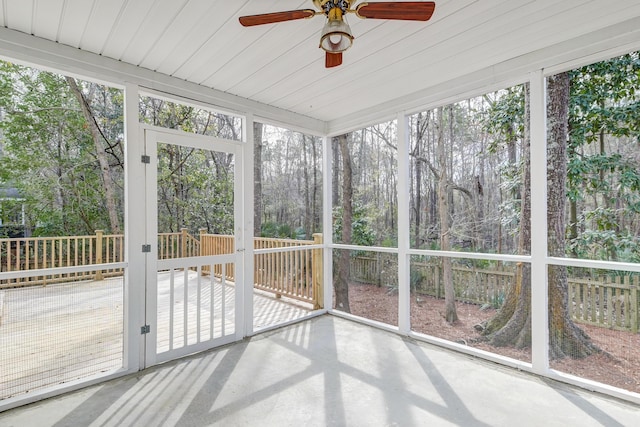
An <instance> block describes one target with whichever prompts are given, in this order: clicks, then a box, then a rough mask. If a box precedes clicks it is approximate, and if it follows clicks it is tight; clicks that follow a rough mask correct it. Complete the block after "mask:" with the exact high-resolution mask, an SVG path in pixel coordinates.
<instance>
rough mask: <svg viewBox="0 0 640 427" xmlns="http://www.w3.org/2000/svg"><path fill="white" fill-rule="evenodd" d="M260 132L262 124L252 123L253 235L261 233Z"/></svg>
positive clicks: (257, 235)
mask: <svg viewBox="0 0 640 427" xmlns="http://www.w3.org/2000/svg"><path fill="white" fill-rule="evenodd" d="M262 130H263V124H262V123H259V122H253V143H254V144H253V209H254V210H253V235H254V237H260V235H261V233H262Z"/></svg>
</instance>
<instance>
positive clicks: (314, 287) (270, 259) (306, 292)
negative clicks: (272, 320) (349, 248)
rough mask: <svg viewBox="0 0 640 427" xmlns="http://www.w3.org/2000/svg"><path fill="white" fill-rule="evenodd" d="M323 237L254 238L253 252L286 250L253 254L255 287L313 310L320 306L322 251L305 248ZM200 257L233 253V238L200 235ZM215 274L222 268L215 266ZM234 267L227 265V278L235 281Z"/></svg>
mask: <svg viewBox="0 0 640 427" xmlns="http://www.w3.org/2000/svg"><path fill="white" fill-rule="evenodd" d="M321 243H322V235H321V234H314V240H292V239H271V238H264V237H256V238H254V249H281V248H291V250H287V251H281V252H280V251H279V252H273V253H261V254H256V255H255V257H254V282H255V283H254V287H255V288H256V289H260V290H263V291H266V292H271V293H273V294H275V295H276V297H277V298H280V297H283V296H285V297H288V298H292V299H296V300H300V301H305V302H310V303H312V304H313V305H314V308H316V309H317V308H320V307H322V291H321V289H322V286H321V283H322V250H321V249H307V248H305V246H309V245H315V244H321ZM200 245H201V246H200V247H201V251H202V252H201V255H222V254H228V253H233V251H234V237H233V236H224V235H214V234H204V233H202V234H200ZM214 268H215V271H214V274H215V275H216V276H220V275H221V274H222V266H216V267H214ZM234 277H235V271H234V269H233V266H232V265H230V266H227V268H226V278H227V279H228V280H234Z"/></svg>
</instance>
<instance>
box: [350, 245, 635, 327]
mask: <svg viewBox="0 0 640 427" xmlns="http://www.w3.org/2000/svg"><path fill="white" fill-rule="evenodd" d="M384 255H385V254H379V255H378V256H376V257H371V256H369V257H366V256H361V257H354V258H352V262H351V279H352V280H354V281H359V282H363V283H372V284H377V285H387V286H395V285H394V282H393V280H391V279H387V280H385V279H384V272H385V270H387V269H388V268H385V267H384V266H383V265H382V264H383V263H389V262H393V258H391V257H385V256H384ZM391 270H393V269H391ZM396 271H397V269H396ZM411 277H412V291H414V292H418V293H422V294H424V295H429V296H433V297H436V298H443V297H444V285H443V283H442V275H441V268H440V266H439V265H438V264H436V263H412V266H411ZM514 280H515V273H514V272H513V271H498V270H488V269H478V268H471V267H462V266H455V267H453V284H454V290H455V295H456V300H457V301H460V302H465V303H471V304H478V305H484V304H489V305H491V306H492V307H495V308H498V307H500V306H501V305H502V303H503V302H504V299H505V296H506V294H507V292H508V290H509V288H510V287H511V286H512V284H513V283H514ZM395 283H397V279H396V281H395ZM568 287H569V311H570V314H571V316H572V318H573V319H574V320H575V321H576V322H581V323H588V324H592V325H598V326H603V327H607V328H611V329H617V330H624V331H631V332H634V333H637V332H638V330H639V320H638V318H639V314H638V313H639V311H640V301H639V299H638V293H639V292H640V276H639V275H625V276H616V277H611V276H605V275H600V276H598V277H594V278H590V279H583V278H572V277H569V280H568Z"/></svg>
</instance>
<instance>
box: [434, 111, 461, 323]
mask: <svg viewBox="0 0 640 427" xmlns="http://www.w3.org/2000/svg"><path fill="white" fill-rule="evenodd" d="M447 108H450V107H447ZM442 110H443V108H442V107H440V108H438V145H437V147H436V150H437V154H438V167H439V169H440V179H439V180H438V212H439V214H440V250H443V251H449V250H451V239H450V236H449V232H450V230H449V185H448V182H447V180H448V175H447V150H446V148H445V138H444V129H443V128H444V121H443V114H442ZM449 142H450V141H449ZM442 282H443V283H444V301H445V314H444V317H445V319H446V321H447V323H455V322H456V321H457V320H458V313H457V311H456V296H455V290H454V287H453V270H452V268H451V258H449V257H446V256H445V257H442Z"/></svg>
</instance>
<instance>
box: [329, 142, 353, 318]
mask: <svg viewBox="0 0 640 427" xmlns="http://www.w3.org/2000/svg"><path fill="white" fill-rule="evenodd" d="M337 139H338V143H339V144H340V154H341V155H342V243H343V244H345V245H348V244H350V243H351V226H352V225H351V223H352V222H353V219H352V218H353V207H352V204H351V202H352V199H353V186H352V182H351V180H352V170H351V155H350V154H349V144H348V143H347V136H346V135H341V136H339V137H338V138H337ZM350 263H351V254H350V253H349V251H348V250H341V251H340V256H339V257H338V263H337V269H336V270H337V271H336V277H335V280H334V281H333V286H334V292H335V298H336V309H338V310H341V311H345V312H347V313H350V312H351V309H350V308H349V267H350Z"/></svg>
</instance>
